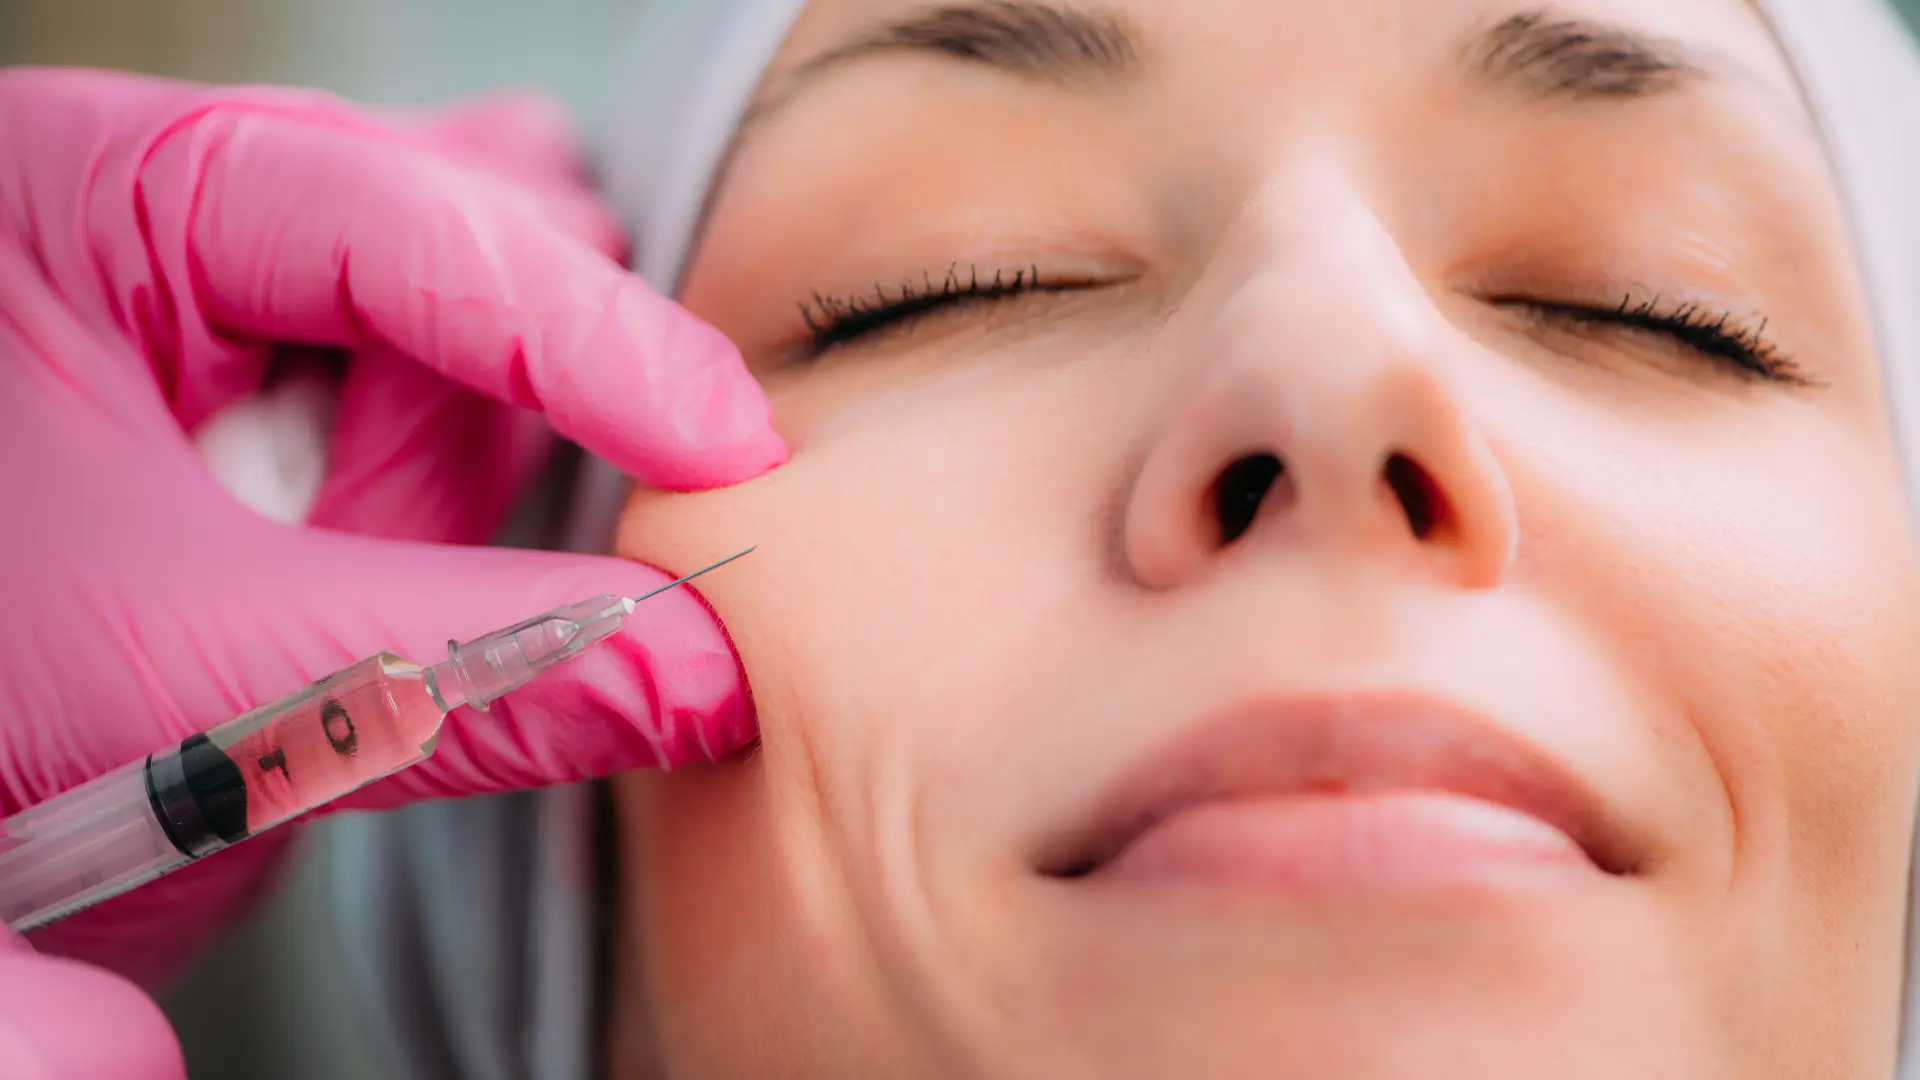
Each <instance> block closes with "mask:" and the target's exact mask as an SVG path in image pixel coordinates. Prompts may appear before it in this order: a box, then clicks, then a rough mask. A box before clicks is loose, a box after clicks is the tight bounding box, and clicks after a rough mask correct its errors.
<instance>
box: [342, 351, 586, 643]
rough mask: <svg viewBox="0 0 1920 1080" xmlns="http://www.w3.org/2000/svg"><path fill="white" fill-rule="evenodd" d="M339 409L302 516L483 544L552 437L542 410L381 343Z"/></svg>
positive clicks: (356, 371) (359, 360)
mask: <svg viewBox="0 0 1920 1080" xmlns="http://www.w3.org/2000/svg"><path fill="white" fill-rule="evenodd" d="M337 415H338V420H337V423H336V424H335V432H336V433H335V436H334V439H333V444H332V446H331V447H330V448H329V451H328V461H327V467H326V475H325V479H324V480H323V481H322V482H321V485H320V493H319V498H318V500H317V501H316V502H315V504H314V506H313V509H312V512H311V513H310V514H308V515H307V517H306V521H307V523H308V524H311V525H315V526H319V527H321V528H328V529H338V530H340V531H342V532H351V533H358V534H360V535H362V536H376V537H384V538H386V539H392V540H424V541H429V542H439V543H453V544H478V543H482V542H484V541H486V540H487V539H489V538H490V537H492V536H493V534H494V532H495V531H496V530H497V529H498V528H499V526H500V523H501V522H502V521H503V520H504V519H505V518H506V515H507V512H508V511H509V510H510V509H511V508H512V505H513V501H514V499H515V497H516V495H517V494H518V493H519V492H520V491H522V490H523V489H524V488H525V486H526V483H527V481H528V480H530V479H531V478H532V476H533V474H534V473H535V472H536V471H537V470H538V469H539V467H540V465H541V463H542V462H544V461H545V460H546V458H547V455H548V452H549V451H550V450H551V449H552V448H553V444H554V440H553V436H552V432H551V431H550V430H549V429H548V428H547V425H546V423H545V422H544V421H543V420H542V419H541V418H540V417H539V415H538V414H535V413H530V412H527V411H526V410H524V409H516V408H514V407H513V406H511V405H506V404H503V403H501V402H498V401H495V400H493V399H492V398H488V397H483V396H482V395H480V394H477V393H475V392H473V391H471V390H468V389H466V388H465V387H463V386H459V385H456V384H454V383H451V382H448V381H447V380H446V379H443V378H441V377H440V376H439V375H437V374H435V373H434V372H432V371H429V370H428V369H426V368H425V367H422V366H421V365H419V364H417V363H414V362H413V361H412V360H409V359H407V358H406V357H404V356H400V355H399V354H397V353H394V352H392V351H390V350H386V349H380V348H372V349H367V350H363V351H362V352H361V353H360V354H359V355H358V356H357V357H355V358H354V361H353V363H352V366H351V367H349V368H348V370H347V376H346V380H345V382H344V383H343V384H342V386H341V390H340V397H339V400H338V405H337ZM529 614H532V613H531V612H529Z"/></svg>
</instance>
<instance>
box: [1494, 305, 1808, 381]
mask: <svg viewBox="0 0 1920 1080" xmlns="http://www.w3.org/2000/svg"><path fill="white" fill-rule="evenodd" d="M1493 303H1495V304H1496V305H1499V306H1501V307H1510V308H1518V309H1523V310H1525V311H1526V312H1527V313H1528V314H1529V315H1530V316H1532V317H1534V318H1536V319H1540V320H1543V321H1546V322H1549V323H1553V324H1555V325H1557V326H1561V327H1570V328H1573V329H1576V330H1586V331H1588V332H1591V331H1593V330H1596V329H1599V330H1609V329H1611V330H1619V331H1628V332H1640V333H1646V334H1653V335H1658V336H1659V337H1661V338H1664V339H1665V340H1666V341H1667V343H1669V344H1672V345H1677V346H1679V347H1680V348H1682V349H1684V350H1686V351H1687V352H1689V353H1692V354H1693V355H1695V356H1699V357H1704V358H1705V359H1707V360H1710V361H1713V362H1714V363H1717V364H1719V365H1721V366H1722V367H1724V368H1726V369H1728V370H1730V371H1733V372H1734V373H1736V374H1738V375H1741V376H1742V377H1744V378H1748V379H1753V380H1756V381H1762V382H1777V383H1784V384H1788V385H1794V386H1813V385H1815V383H1814V382H1813V380H1811V379H1809V378H1808V377H1807V375H1806V373H1805V372H1804V371H1803V370H1801V368H1800V365H1799V364H1797V363H1795V362H1794V361H1793V360H1792V359H1791V358H1789V357H1787V356H1786V355H1785V354H1784V353H1782V352H1781V351H1780V349H1779V347H1778V346H1776V345H1774V343H1773V342H1772V341H1771V340H1770V339H1768V337H1767V336H1766V329H1767V322H1766V320H1765V319H1761V320H1759V321H1758V323H1757V324H1755V325H1752V326H1747V325H1743V324H1741V323H1738V322H1736V321H1735V320H1734V318H1733V315H1732V313H1730V312H1723V313H1718V314H1716V313H1714V312H1712V311H1711V310H1710V309H1708V308H1706V307H1703V306H1702V305H1700V304H1694V303H1682V304H1677V305H1674V306H1671V307H1668V308H1662V306H1661V304H1660V301H1659V299H1658V298H1655V299H1653V300H1647V301H1640V300H1636V299H1635V298H1634V297H1632V296H1625V297H1622V298H1621V300H1620V303H1619V304H1618V305H1617V306H1614V307H1599V306H1589V305H1583V304H1573V303H1564V302H1559V301H1547V300H1537V299H1532V298H1517V297H1513V298H1509V297H1500V298H1495V299H1494V300H1493Z"/></svg>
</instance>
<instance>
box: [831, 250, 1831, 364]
mask: <svg viewBox="0 0 1920 1080" xmlns="http://www.w3.org/2000/svg"><path fill="white" fill-rule="evenodd" d="M1071 287H1072V286H1061V285H1044V284H1042V282H1041V280H1040V270H1039V268H1038V267H1028V268H1027V269H1025V270H1018V271H1015V272H1014V273H1013V274H1012V275H1011V276H1008V275H1007V273H1006V272H1005V271H1001V270H996V271H994V273H993V277H992V278H991V279H990V280H982V279H981V277H980V270H979V267H977V266H975V267H969V268H968V271H967V273H966V275H965V276H964V277H963V276H962V275H961V273H960V265H959V264H958V263H955V264H953V265H952V266H950V267H948V268H947V273H946V276H945V277H944V278H943V279H941V280H940V281H938V282H935V281H934V280H933V276H932V274H924V275H922V278H921V284H920V285H918V286H916V285H914V284H913V283H912V282H911V281H903V282H901V283H900V286H899V287H898V288H897V289H896V290H894V291H892V292H889V291H888V290H887V288H886V287H885V286H883V285H878V284H876V285H875V286H874V289H873V293H872V294H871V295H869V296H864V297H854V298H852V299H850V300H843V299H840V298H838V297H833V296H826V295H822V294H821V293H818V292H816V293H814V294H813V298H812V299H811V300H810V301H803V302H802V303H801V304H800V316H801V318H802V319H804V320H805V322H806V325H807V330H808V332H809V333H810V334H811V335H812V341H811V345H812V352H813V355H814V356H820V355H822V354H824V353H826V352H828V351H830V350H832V349H834V348H837V347H839V346H841V345H846V344H849V343H851V342H853V341H857V340H859V339H860V338H863V337H867V336H869V335H871V334H875V333H878V332H879V331H882V330H889V329H896V328H901V327H905V326H909V325H911V324H912V323H913V322H914V321H915V320H916V319H920V318H923V317H925V316H927V315H930V314H932V313H934V312H937V311H940V310H942V309H944V308H949V307H953V306H957V305H960V304H966V303H973V302H978V301H986V300H1004V299H1007V298H1008V297H1013V296H1018V295H1020V294H1022V293H1028V292H1035V291H1043V290H1054V291H1058V290H1061V289H1065V288H1071ZM1492 302H1493V303H1495V304H1497V305H1499V306H1503V307H1521V308H1525V309H1527V310H1528V311H1530V312H1531V313H1532V314H1533V315H1535V316H1536V317H1539V318H1542V319H1545V320H1548V321H1553V322H1560V323H1572V324H1576V325H1582V326H1598V327H1606V328H1615V329H1626V330H1643V331H1648V332H1651V333H1655V334H1659V335H1661V336H1663V337H1665V338H1667V339H1668V340H1669V341H1671V342H1673V343H1675V344H1678V345H1679V346H1681V347H1682V348H1685V349H1687V350H1689V351H1691V352H1693V353H1695V354H1696V355H1699V356H1703V357H1705V358H1707V359H1708V360H1712V361H1715V362H1717V363H1720V364H1723V365H1726V366H1728V367H1731V368H1732V369H1733V370H1734V371H1735V372H1736V373H1737V374H1739V375H1741V376H1743V377H1745V378H1749V379H1755V380H1759V381H1763V382H1779V383H1789V384H1795V385H1803V386H1804V385H1808V384H1809V382H1808V379H1807V378H1806V376H1805V375H1804V374H1803V373H1802V372H1801V370H1800V367H1799V365H1798V364H1796V363H1794V362H1793V361H1792V360H1791V359H1789V358H1788V357H1786V356H1785V355H1783V354H1782V353H1781V352H1780V350H1779V348H1778V347H1776V346H1775V345H1774V344H1773V343H1772V342H1770V341H1768V340H1767V338H1766V336H1765V335H1766V328H1767V324H1766V320H1764V319H1762V320H1761V321H1760V323H1759V325H1758V326H1754V327H1751V328H1749V327H1742V326H1740V325H1738V324H1736V323H1735V322H1734V318H1733V315H1732V313H1731V312H1725V313H1721V314H1718V315H1715V314H1713V313H1711V312H1710V311H1709V310H1708V309H1707V308H1705V307H1703V306H1701V305H1699V304H1692V303H1688V304H1681V305H1679V306H1677V307H1675V308H1673V309H1672V310H1670V311H1665V312H1662V311H1661V310H1660V307H1659V304H1660V301H1659V298H1658V297H1656V298H1654V299H1652V300H1647V301H1636V300H1635V299H1634V298H1633V297H1632V296H1631V295H1628V296H1623V297H1621V299H1620V303H1619V305H1618V306H1616V307H1612V308H1603V307H1592V306H1587V305H1582V304H1569V303H1560V302H1555V301H1548V300H1536V299H1528V298H1520V297H1498V298H1495V299H1494V300H1493V301H1492Z"/></svg>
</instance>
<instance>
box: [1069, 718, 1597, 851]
mask: <svg viewBox="0 0 1920 1080" xmlns="http://www.w3.org/2000/svg"><path fill="white" fill-rule="evenodd" d="M1400 796H1416V797H1425V796H1438V797H1441V798H1443V799H1445V800H1446V801H1448V802H1450V803H1452V804H1453V805H1454V806H1456V807H1459V806H1470V805H1481V806H1483V807H1486V808H1487V809H1488V810H1489V812H1491V811H1492V810H1493V809H1494V808H1499V809H1500V810H1502V811H1505V812H1506V816H1507V817H1508V818H1510V819H1511V818H1512V816H1513V815H1514V814H1518V815H1524V816H1525V817H1526V818H1530V819H1532V820H1533V821H1534V822H1537V823H1540V824H1544V825H1545V826H1547V827H1550V828H1551V829H1552V830H1557V831H1558V832H1559V833H1560V834H1563V835H1564V836H1565V837H1566V838H1567V839H1569V840H1570V841H1571V842H1572V844H1573V845H1577V847H1578V849H1579V851H1580V852H1581V853H1583V854H1584V856H1585V858H1586V860H1587V861H1588V862H1590V863H1591V864H1592V868H1593V869H1596V870H1598V871H1601V872H1603V873H1606V874H1610V875H1615V876H1625V875H1629V874H1632V873H1634V872H1635V859H1634V856H1633V854H1632V851H1631V850H1630V844H1629V843H1628V842H1627V840H1626V838H1624V837H1622V836H1621V835H1619V834H1618V833H1617V832H1616V831H1615V830H1614V829H1613V828H1612V827H1611V825H1610V823H1609V821H1608V819H1607V817H1606V815H1605V813H1604V812H1603V806H1602V803H1601V800H1600V799H1599V797H1598V796H1597V794H1596V793H1595V792H1594V791H1593V790H1592V789H1591V788H1589V787H1588V786H1587V785H1585V784H1584V783H1583V782H1582V781H1581V780H1580V778H1579V777H1578V776H1577V775H1576V774H1575V773H1574V772H1573V771H1572V770H1571V769H1569V768H1567V767H1566V766H1565V765H1563V764H1561V763H1559V762H1556V761H1555V760H1553V759H1552V758H1551V757H1549V756H1547V755H1545V754H1544V753H1542V752H1541V751H1539V750H1538V749H1536V748H1534V747H1532V746H1530V745H1528V744H1527V743H1526V742H1525V741H1524V740H1522V739H1520V738H1518V737H1516V736H1514V735H1513V734H1511V733H1509V732H1507V731H1505V730H1504V729H1503V728H1501V727H1500V726H1499V725H1497V724H1496V723H1494V722H1492V721H1491V720H1488V719H1486V718H1483V717H1480V716H1477V715H1475V714H1473V713H1471V712H1469V711H1467V710H1464V709H1460V708H1457V707H1454V706H1452V705H1450V704H1448V703H1446V702H1443V701H1439V700H1435V699H1431V698H1425V697H1420V696H1410V695H1398V696H1381V697H1366V698H1359V697H1326V698H1318V699H1313V700H1296V701H1291V702H1284V703H1280V704H1275V705H1262V706H1254V707H1247V708H1241V709H1236V710H1234V711H1232V712H1230V713H1228V714H1225V715H1224V716H1222V717H1220V718H1217V719H1214V720H1211V721H1209V722H1205V723H1202V724H1200V725H1198V726H1197V727H1196V728H1195V729H1192V730H1189V731H1188V732H1185V733H1184V734H1183V736H1182V737H1179V738H1176V739H1175V740H1173V742H1172V743H1171V744H1169V745H1166V746H1163V747H1161V748H1159V749H1157V750H1156V751H1155V752H1153V753H1150V754H1149V755H1147V756H1146V757H1145V759H1144V760H1141V761H1139V762H1136V763H1135V764H1134V766H1133V767H1132V768H1130V769H1127V770H1125V771H1124V772H1123V773H1122V775H1121V778H1120V780H1119V782H1118V783H1116V784H1114V785H1112V787H1110V788H1109V789H1108V790H1107V791H1106V792H1105V793H1104V794H1103V795H1102V796H1101V797H1100V798H1097V799H1095V800H1094V802H1093V804H1092V806H1091V808H1090V809H1089V811H1088V812H1087V813H1085V814H1084V815H1083V816H1082V817H1081V818H1079V819H1078V820H1077V821H1075V822H1074V823H1073V825H1072V826H1071V827H1069V828H1068V829H1066V830H1064V831H1063V832H1062V833H1060V834H1057V836H1058V837H1059V839H1058V842H1056V843H1054V844H1052V845H1050V846H1049V847H1048V849H1047V850H1045V851H1044V852H1043V853H1042V858H1041V860H1040V862H1039V869H1040V870H1041V872H1042V873H1044V874H1046V875H1048V876H1050V877H1055V878H1081V877H1088V876H1098V875H1101V874H1102V873H1103V872H1104V871H1106V870H1108V869H1109V868H1110V867H1112V866H1114V865H1115V864H1116V863H1118V862H1122V861H1124V860H1125V859H1126V857H1127V856H1128V854H1129V853H1130V852H1131V851H1133V849H1136V848H1138V847H1141V846H1144V845H1145V844H1146V843H1147V842H1149V841H1152V840H1154V839H1156V834H1164V833H1169V832H1173V831H1175V830H1173V829H1171V828H1169V826H1172V825H1174V824H1178V823H1181V822H1189V823H1190V822H1191V821H1192V820H1194V819H1202V818H1204V817H1205V816H1206V815H1205V814H1202V813H1196V811H1208V810H1213V809H1215V808H1219V807H1223V806H1232V805H1261V806H1266V807H1280V808H1282V809H1284V808H1286V807H1288V806H1295V807H1299V808H1302V809H1303V810H1306V809H1309V808H1311V809H1312V810H1313V811H1314V813H1317V814H1318V817H1317V818H1316V817H1314V816H1312V814H1302V815H1297V816H1296V817H1297V818H1299V819H1301V820H1308V821H1315V820H1318V821H1325V820H1327V816H1326V815H1325V814H1324V813H1322V812H1321V811H1324V809H1325V808H1326V807H1328V806H1330V805H1332V806H1343V805H1344V806H1348V807H1350V808H1352V809H1353V811H1354V813H1353V814H1352V815H1349V817H1353V818H1358V817H1362V816H1364V817H1365V818H1366V819H1367V820H1368V821H1369V822H1370V826H1369V827H1371V828H1376V829H1377V828H1378V827H1379V825H1378V822H1380V821H1382V820H1386V821H1392V820H1394V819H1393V818H1392V816H1391V815H1386V816H1383V815H1381V814H1379V813H1371V814H1364V813H1363V811H1364V809H1365V808H1366V807H1368V806H1377V805H1378V804H1380V802H1381V800H1383V799H1386V800H1392V799H1394V798H1396V797H1400ZM1403 801H1406V802H1409V803H1411V802H1414V801H1417V800H1403ZM1215 816H1218V815H1215ZM1454 816H1455V817H1459V816H1460V815H1458V814H1455V815H1454ZM1188 831H1189V832H1191V831H1192V830H1191V829H1189V830H1188ZM1284 831H1291V832H1293V833H1296V834H1297V833H1298V832H1299V831H1300V827H1299V824H1298V820H1296V821H1295V822H1294V823H1293V825H1292V826H1290V828H1289V830H1284ZM1319 846H1320V847H1324V846H1325V845H1319ZM1372 846H1374V847H1376V848H1378V847H1379V845H1377V844H1376V845H1372ZM1389 848H1390V845H1389ZM1160 861H1164V860H1160Z"/></svg>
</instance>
